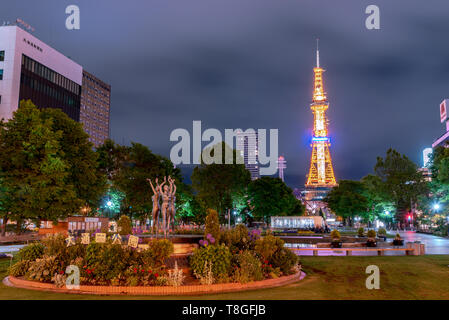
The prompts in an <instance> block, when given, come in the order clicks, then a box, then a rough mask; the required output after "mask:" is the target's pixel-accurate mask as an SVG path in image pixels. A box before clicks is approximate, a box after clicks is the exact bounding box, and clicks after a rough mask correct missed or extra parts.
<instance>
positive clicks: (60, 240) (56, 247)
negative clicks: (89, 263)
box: [42, 234, 86, 268]
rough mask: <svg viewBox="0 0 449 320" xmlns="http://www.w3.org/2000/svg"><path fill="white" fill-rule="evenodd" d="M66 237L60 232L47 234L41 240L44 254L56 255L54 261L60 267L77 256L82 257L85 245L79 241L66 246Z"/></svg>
mask: <svg viewBox="0 0 449 320" xmlns="http://www.w3.org/2000/svg"><path fill="white" fill-rule="evenodd" d="M65 239H66V237H65V236H64V235H62V234H56V235H48V236H47V237H46V238H44V239H43V240H42V243H43V245H44V247H45V249H44V254H45V255H46V256H53V257H56V263H58V264H59V266H60V267H61V268H65V267H66V266H68V265H69V264H70V263H71V261H73V260H75V259H76V258H78V257H84V256H85V252H86V246H85V245H83V244H81V243H80V242H79V241H78V242H76V243H75V245H72V246H70V247H67V243H66V241H65Z"/></svg>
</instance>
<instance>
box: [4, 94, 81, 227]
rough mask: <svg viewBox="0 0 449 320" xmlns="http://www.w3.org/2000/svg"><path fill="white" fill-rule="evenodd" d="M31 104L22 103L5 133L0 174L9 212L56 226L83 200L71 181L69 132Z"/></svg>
mask: <svg viewBox="0 0 449 320" xmlns="http://www.w3.org/2000/svg"><path fill="white" fill-rule="evenodd" d="M56 126H57V124H55V120H54V119H53V118H51V117H45V116H43V115H42V113H41V111H39V110H38V109H37V108H36V106H34V105H33V104H32V102H31V101H26V102H25V101H21V103H20V106H19V108H18V110H17V111H15V112H14V114H13V118H12V119H10V120H9V121H8V122H2V123H1V128H0V174H1V179H2V181H3V186H4V188H5V191H6V197H7V198H8V199H9V200H8V204H9V205H8V208H7V210H8V211H9V212H11V215H12V218H13V219H14V220H16V221H18V222H19V223H18V226H19V227H20V224H21V221H22V220H23V219H34V220H41V219H45V220H53V221H57V220H58V219H59V218H63V217H66V216H68V215H69V214H73V213H75V212H77V211H78V210H79V208H80V205H81V204H82V199H80V198H79V197H78V195H77V189H76V187H75V184H74V182H73V181H71V170H72V168H71V163H70V162H69V161H67V157H68V156H69V155H66V154H65V153H64V152H63V150H62V147H61V144H63V143H64V131H63V130H55V129H54V128H55V127H56Z"/></svg>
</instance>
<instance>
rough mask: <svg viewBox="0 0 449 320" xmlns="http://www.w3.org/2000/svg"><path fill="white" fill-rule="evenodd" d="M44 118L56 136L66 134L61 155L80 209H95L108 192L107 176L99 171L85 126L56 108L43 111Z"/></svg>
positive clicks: (62, 138) (62, 139)
mask: <svg viewBox="0 0 449 320" xmlns="http://www.w3.org/2000/svg"><path fill="white" fill-rule="evenodd" d="M41 117H42V118H43V119H44V120H47V119H48V120H51V122H52V130H53V131H54V132H61V133H62V135H61V139H60V140H59V146H60V152H59V153H60V155H61V158H62V159H63V161H64V162H65V163H66V165H67V171H68V176H67V181H68V183H70V185H73V187H74V189H75V193H76V198H77V203H80V205H79V206H78V207H81V206H90V207H95V206H96V205H97V204H98V201H99V199H100V197H101V195H102V194H103V193H104V192H105V190H106V176H105V175H104V174H103V172H101V170H100V168H99V162H98V154H97V153H96V152H95V151H94V150H93V148H92V147H93V145H92V143H91V142H90V141H89V135H88V134H87V133H86V132H85V131H84V129H83V125H82V124H81V123H80V122H77V121H74V120H72V119H71V118H69V116H68V115H66V114H65V113H64V112H63V111H62V110H60V109H55V108H44V109H42V110H41Z"/></svg>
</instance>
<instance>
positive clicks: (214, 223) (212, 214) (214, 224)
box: [204, 209, 220, 243]
mask: <svg viewBox="0 0 449 320" xmlns="http://www.w3.org/2000/svg"><path fill="white" fill-rule="evenodd" d="M208 234H210V235H212V237H213V238H214V239H215V243H218V241H219V240H220V222H219V219H218V212H217V211H216V210H213V209H207V217H206V223H205V228H204V236H205V237H206V236H207V235H208Z"/></svg>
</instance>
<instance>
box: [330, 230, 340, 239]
mask: <svg viewBox="0 0 449 320" xmlns="http://www.w3.org/2000/svg"><path fill="white" fill-rule="evenodd" d="M340 237H341V236H340V232H339V231H338V230H337V229H334V230H332V231H331V238H332V239H340Z"/></svg>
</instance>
